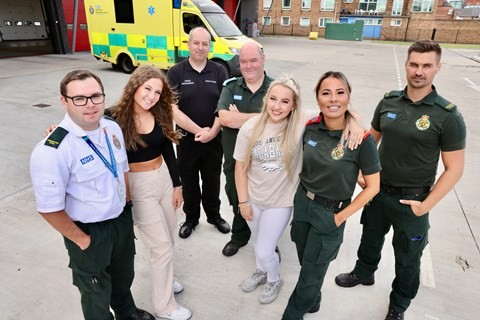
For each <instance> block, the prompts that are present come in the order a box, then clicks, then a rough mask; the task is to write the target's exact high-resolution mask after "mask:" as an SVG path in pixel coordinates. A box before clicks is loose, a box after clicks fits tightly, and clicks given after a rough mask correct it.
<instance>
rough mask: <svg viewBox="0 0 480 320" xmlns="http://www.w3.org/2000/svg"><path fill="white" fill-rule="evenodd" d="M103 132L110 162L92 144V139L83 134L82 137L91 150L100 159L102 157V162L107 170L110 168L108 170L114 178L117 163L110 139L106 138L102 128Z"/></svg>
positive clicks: (116, 176) (116, 175)
mask: <svg viewBox="0 0 480 320" xmlns="http://www.w3.org/2000/svg"><path fill="white" fill-rule="evenodd" d="M103 132H104V133H105V140H107V146H108V152H109V153H110V161H111V162H112V163H109V162H108V161H107V159H105V157H104V156H103V154H101V153H100V151H99V150H98V149H97V147H96V146H95V145H94V144H93V142H92V140H90V138H89V137H88V136H84V137H82V138H83V140H85V142H86V143H87V144H88V145H89V146H90V148H92V150H93V151H95V153H96V154H97V155H98V156H99V157H100V159H102V161H103V163H104V164H105V166H106V167H107V168H108V170H110V172H111V173H113V176H114V177H115V178H118V174H117V163H116V161H115V157H114V155H113V150H112V146H111V145H110V140H109V139H108V135H107V130H106V129H105V128H103Z"/></svg>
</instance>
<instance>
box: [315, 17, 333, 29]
mask: <svg viewBox="0 0 480 320" xmlns="http://www.w3.org/2000/svg"><path fill="white" fill-rule="evenodd" d="M332 22H333V19H332V18H320V19H318V27H319V28H325V26H326V25H327V23H332Z"/></svg>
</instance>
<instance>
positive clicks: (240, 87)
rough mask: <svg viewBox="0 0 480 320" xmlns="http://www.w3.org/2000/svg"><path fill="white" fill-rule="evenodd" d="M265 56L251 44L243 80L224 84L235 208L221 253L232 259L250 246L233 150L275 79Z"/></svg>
mask: <svg viewBox="0 0 480 320" xmlns="http://www.w3.org/2000/svg"><path fill="white" fill-rule="evenodd" d="M264 63H265V54H264V53H263V50H262V48H261V47H260V46H259V45H258V44H257V43H256V42H248V43H246V44H244V45H243V46H242V48H241V49H240V71H241V72H242V77H239V78H230V79H228V80H227V81H225V83H224V84H223V90H222V93H221V95H220V98H219V100H218V105H217V110H216V112H217V114H218V117H219V118H220V124H221V125H222V127H223V131H222V145H223V156H224V161H225V162H224V164H223V172H224V173H225V178H226V183H225V192H226V193H227V197H228V200H229V202H230V205H231V206H232V207H233V213H234V219H233V224H232V238H231V240H230V241H229V242H228V243H227V244H226V245H225V247H224V248H223V250H222V253H223V254H224V255H225V256H227V257H229V256H233V255H234V254H236V253H237V252H238V249H240V248H241V247H243V246H244V245H246V244H247V243H248V240H249V239H250V234H251V233H250V229H249V228H248V225H247V222H246V221H245V220H244V219H243V218H242V216H241V215H240V213H239V212H238V198H237V190H236V189H235V180H234V175H235V170H234V168H235V160H234V159H233V150H234V149H235V142H236V141H237V134H238V129H239V128H240V127H241V126H242V125H243V124H244V123H245V122H246V121H247V120H248V119H250V118H251V117H253V116H254V115H256V114H257V113H258V112H260V109H261V108H262V100H263V97H264V96H265V93H266V92H267V89H268V87H269V85H270V82H272V80H273V79H272V78H270V77H269V76H267V75H266V74H265V71H264Z"/></svg>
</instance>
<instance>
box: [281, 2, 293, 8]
mask: <svg viewBox="0 0 480 320" xmlns="http://www.w3.org/2000/svg"><path fill="white" fill-rule="evenodd" d="M291 2H292V1H291V0H282V10H290V8H291Z"/></svg>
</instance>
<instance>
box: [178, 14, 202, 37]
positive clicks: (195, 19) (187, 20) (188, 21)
mask: <svg viewBox="0 0 480 320" xmlns="http://www.w3.org/2000/svg"><path fill="white" fill-rule="evenodd" d="M195 27H204V28H205V24H204V23H203V21H202V19H200V17H199V16H197V15H196V14H192V13H184V14H183V31H184V32H185V33H186V34H189V33H190V30H192V29H193V28H195Z"/></svg>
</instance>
